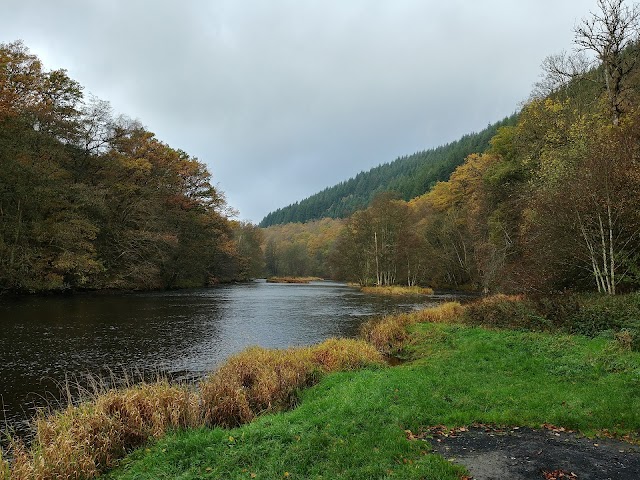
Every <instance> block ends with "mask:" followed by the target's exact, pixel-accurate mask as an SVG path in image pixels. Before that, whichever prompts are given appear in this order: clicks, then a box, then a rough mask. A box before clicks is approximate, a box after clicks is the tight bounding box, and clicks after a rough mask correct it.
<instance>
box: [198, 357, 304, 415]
mask: <svg viewBox="0 0 640 480" xmlns="http://www.w3.org/2000/svg"><path fill="white" fill-rule="evenodd" d="M313 371H314V366H313V364H312V363H311V358H310V355H309V353H308V351H307V350H306V349H288V350H281V351H277V350H267V349H264V348H259V347H253V348H250V349H248V350H245V351H244V352H242V353H240V354H238V355H235V356H233V357H231V358H230V359H229V360H228V361H227V362H226V363H225V364H224V365H223V366H222V367H220V368H219V369H218V370H217V371H216V372H215V373H214V374H213V375H211V376H209V377H208V378H207V379H205V380H204V381H202V382H201V383H200V394H201V397H202V405H203V410H204V420H205V423H206V424H207V425H221V426H224V427H234V426H237V425H241V424H243V423H246V422H250V421H251V420H252V419H253V418H255V417H256V416H257V415H259V414H261V413H263V412H266V411H268V410H275V409H283V408H287V407H289V406H291V405H292V403H293V401H294V394H295V391H296V390H297V389H299V388H302V387H304V386H307V385H310V384H311V383H312V377H313Z"/></svg>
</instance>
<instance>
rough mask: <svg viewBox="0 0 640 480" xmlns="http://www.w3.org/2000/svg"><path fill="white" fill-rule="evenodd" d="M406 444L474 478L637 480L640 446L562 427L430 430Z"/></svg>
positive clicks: (513, 479) (639, 477)
mask: <svg viewBox="0 0 640 480" xmlns="http://www.w3.org/2000/svg"><path fill="white" fill-rule="evenodd" d="M407 438H408V439H409V440H419V439H420V440H428V441H429V442H430V443H431V444H432V445H433V449H434V452H436V453H439V454H441V455H443V456H444V457H445V458H447V459H449V460H450V461H452V462H455V463H457V464H461V465H464V466H465V467H466V468H467V470H469V473H470V474H471V478H472V479H474V480H493V479H501V480H502V479H510V480H640V447H638V446H637V445H633V444H630V443H627V442H622V441H618V440H609V439H596V440H593V439H588V438H584V437H581V436H579V435H578V434H576V433H574V432H570V431H566V430H565V429H563V428H557V427H553V426H552V425H549V426H547V428H546V429H545V430H532V429H529V428H518V427H512V428H505V429H502V428H496V427H489V426H475V427H470V428H468V429H467V428H458V429H455V430H447V429H446V428H444V427H431V428H429V429H426V430H425V431H424V432H421V433H419V434H413V433H412V432H410V431H407Z"/></svg>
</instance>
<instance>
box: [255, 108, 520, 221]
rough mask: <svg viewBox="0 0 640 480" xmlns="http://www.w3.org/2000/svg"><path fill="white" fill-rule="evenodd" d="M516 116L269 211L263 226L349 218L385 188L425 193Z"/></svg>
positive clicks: (407, 193) (410, 195)
mask: <svg viewBox="0 0 640 480" xmlns="http://www.w3.org/2000/svg"><path fill="white" fill-rule="evenodd" d="M515 119H516V115H512V116H511V117H508V118H505V119H504V120H502V121H500V122H497V123H495V124H493V125H489V126H488V127H487V128H485V129H484V130H482V131H481V132H479V133H472V134H468V135H465V136H463V137H462V138H461V139H460V140H456V141H455V142H451V143H449V144H447V145H444V146H441V147H438V148H434V149H431V150H425V151H423V152H418V153H414V154H413V155H408V156H405V157H400V158H398V159H396V160H394V161H393V162H391V163H385V164H383V165H379V166H378V167H375V168H372V169H371V170H369V171H367V172H361V173H359V174H358V175H356V176H355V177H354V178H350V179H349V180H347V181H344V182H340V183H339V184H338V185H335V186H333V187H328V188H326V189H324V190H322V191H321V192H319V193H316V194H315V195H312V196H310V197H308V198H306V199H304V200H301V201H300V202H296V203H294V204H293V205H289V206H287V207H283V208H280V209H278V210H276V211H274V212H271V213H269V214H268V215H267V216H266V217H265V218H264V219H263V220H262V222H260V226H261V227H268V226H270V225H278V224H283V223H291V222H303V223H304V222H308V221H309V220H319V219H321V218H346V217H348V216H349V215H351V214H352V213H353V212H355V211H356V210H361V209H363V208H366V207H367V206H368V205H369V204H370V203H371V201H372V200H373V198H374V197H375V196H376V195H377V194H379V193H381V192H386V191H393V192H396V193H397V194H399V195H400V197H401V198H403V199H404V200H410V199H412V198H414V197H417V196H418V195H422V194H423V193H425V192H427V191H429V189H430V188H431V187H433V185H435V184H436V182H439V181H443V180H446V179H447V178H449V175H451V172H453V170H454V169H455V168H456V167H457V166H458V165H460V164H461V163H462V162H463V161H464V159H465V157H467V155H470V154H472V153H481V152H484V151H485V150H486V149H487V148H488V147H489V140H490V139H491V137H493V136H494V135H495V133H496V132H497V130H498V128H500V127H501V126H505V125H512V124H513V123H515Z"/></svg>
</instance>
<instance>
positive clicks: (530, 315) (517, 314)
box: [462, 294, 551, 331]
mask: <svg viewBox="0 0 640 480" xmlns="http://www.w3.org/2000/svg"><path fill="white" fill-rule="evenodd" d="M462 320H463V322H464V323H466V324H468V325H477V326H484V327H495V328H515V329H526V330H534V331H540V330H548V329H550V328H551V324H550V322H549V321H548V320H547V319H546V318H545V317H543V316H541V315H540V314H539V313H538V312H537V310H536V308H535V305H534V304H533V302H532V301H530V300H528V299H526V298H524V297H523V296H521V295H502V294H498V295H493V296H491V297H487V298H483V299H482V300H479V301H476V302H473V303H470V304H468V305H466V306H465V308H464V313H463V316H462Z"/></svg>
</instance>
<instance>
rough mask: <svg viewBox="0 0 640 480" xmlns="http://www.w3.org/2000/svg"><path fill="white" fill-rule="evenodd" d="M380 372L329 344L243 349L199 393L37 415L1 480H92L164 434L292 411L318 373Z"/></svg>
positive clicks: (176, 390)
mask: <svg viewBox="0 0 640 480" xmlns="http://www.w3.org/2000/svg"><path fill="white" fill-rule="evenodd" d="M382 364H383V359H382V357H381V356H380V354H379V353H378V352H377V351H376V350H375V349H374V348H373V347H372V346H370V345H368V344H366V343H365V342H364V341H361V340H346V339H341V340H336V339H331V340H328V341H326V342H324V343H321V344H319V345H316V346H313V347H304V348H290V349H286V350H268V349H264V348H259V347H253V348H250V349H248V350H245V351H244V352H242V353H240V354H238V355H235V356H233V357H231V358H230V359H229V360H228V361H227V362H226V363H225V364H224V365H222V366H221V367H220V368H219V369H218V370H217V371H215V372H214V373H212V374H211V375H210V376H209V377H207V378H206V379H204V380H203V381H201V382H200V384H199V385H198V387H199V388H193V387H189V386H187V385H174V384H171V383H170V382H169V381H168V380H166V379H159V380H157V381H155V382H148V383H140V384H137V385H133V386H125V387H122V388H107V387H103V388H102V389H100V390H98V389H96V390H95V391H94V392H93V394H92V395H91V397H90V398H85V399H84V400H83V401H81V402H80V403H77V404H73V403H70V404H69V405H68V406H67V407H66V408H65V409H63V410H59V411H56V412H50V413H41V414H39V415H38V416H37V417H36V418H35V419H34V424H33V426H34V431H35V437H34V439H33V441H32V443H31V445H30V447H26V446H25V445H24V444H23V443H22V442H20V441H19V440H16V441H14V442H13V444H12V445H11V449H12V451H11V456H12V463H11V465H9V464H8V463H7V462H6V461H5V460H3V459H2V457H1V456H0V480H4V479H8V478H12V479H16V480H23V479H24V480H26V479H35V480H44V479H51V478H66V479H83V478H94V477H96V476H98V475H99V474H100V473H102V472H104V471H106V470H109V469H110V468H113V467H114V466H115V465H116V464H117V463H118V461H119V460H120V459H122V458H123V457H124V456H125V455H126V454H127V453H128V452H130V451H131V450H133V449H135V448H137V447H140V446H141V445H143V444H144V443H146V442H147V441H148V440H150V439H152V438H159V437H161V436H163V435H165V434H166V433H167V432H168V431H171V430H177V429H184V428H197V427H201V426H205V425H206V426H223V427H230V426H236V425H240V424H242V423H246V422H249V421H251V420H252V419H253V418H255V417H256V416H257V415H260V414H262V413H265V412H272V411H277V410H282V409H286V408H289V407H292V406H293V405H295V403H296V399H297V393H298V391H299V389H301V388H304V387H307V386H310V385H312V384H314V383H315V382H317V381H318V380H319V378H320V376H321V375H322V374H324V373H328V372H333V371H337V370H350V369H355V368H361V367H364V366H368V365H382Z"/></svg>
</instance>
